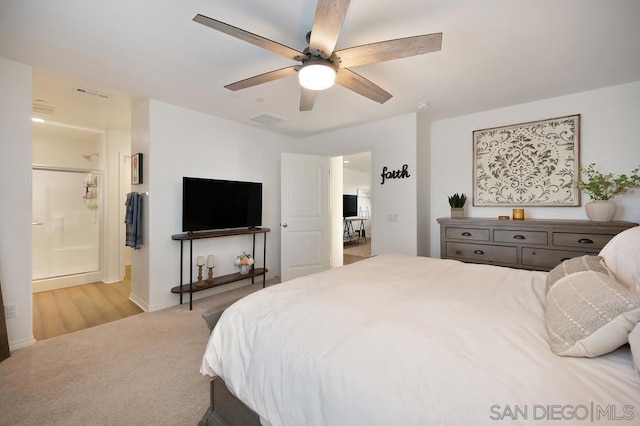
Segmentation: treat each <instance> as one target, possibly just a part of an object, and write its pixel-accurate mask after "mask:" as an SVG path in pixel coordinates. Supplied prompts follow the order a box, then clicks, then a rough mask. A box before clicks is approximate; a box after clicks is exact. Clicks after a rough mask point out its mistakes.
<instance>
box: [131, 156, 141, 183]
mask: <svg viewBox="0 0 640 426" xmlns="http://www.w3.org/2000/svg"><path fill="white" fill-rule="evenodd" d="M141 183H142V154H141V153H138V154H133V155H132V156H131V184H132V185H138V184H141Z"/></svg>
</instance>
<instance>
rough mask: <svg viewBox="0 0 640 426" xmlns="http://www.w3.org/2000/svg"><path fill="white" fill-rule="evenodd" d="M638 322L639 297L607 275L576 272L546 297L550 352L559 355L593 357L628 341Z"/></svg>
mask: <svg viewBox="0 0 640 426" xmlns="http://www.w3.org/2000/svg"><path fill="white" fill-rule="evenodd" d="M638 322H640V294H637V293H632V292H630V291H629V290H627V289H626V288H625V287H624V286H623V285H622V284H620V283H618V282H616V280H615V279H614V278H612V277H610V276H609V275H607V274H603V273H600V272H594V271H584V272H577V273H575V274H571V275H567V276H566V277H564V278H561V279H560V280H558V281H557V282H556V283H555V284H554V285H553V286H552V287H551V289H550V290H549V294H548V295H547V330H548V332H549V340H550V343H551V350H552V351H553V352H554V353H556V354H557V355H560V356H575V357H590V358H591V357H596V356H600V355H604V354H606V353H608V352H611V351H613V350H615V349H617V348H619V347H620V346H622V345H624V344H625V343H627V341H628V337H629V332H630V331H631V330H632V329H633V327H634V326H635V325H636V324H637V323H638Z"/></svg>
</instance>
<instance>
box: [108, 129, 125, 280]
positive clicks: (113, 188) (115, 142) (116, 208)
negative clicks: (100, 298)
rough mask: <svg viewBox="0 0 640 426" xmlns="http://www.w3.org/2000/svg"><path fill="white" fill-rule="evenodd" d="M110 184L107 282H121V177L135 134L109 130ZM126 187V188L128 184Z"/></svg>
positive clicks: (122, 219)
mask: <svg viewBox="0 0 640 426" xmlns="http://www.w3.org/2000/svg"><path fill="white" fill-rule="evenodd" d="M106 139H107V141H106V145H107V146H106V157H107V158H105V161H106V178H107V179H106V181H107V184H108V185H107V188H106V191H107V198H108V203H107V206H108V211H107V212H106V214H105V235H106V236H107V237H106V250H105V257H104V263H103V265H104V268H103V269H104V270H103V273H104V279H103V280H104V282H106V283H112V282H116V281H121V280H123V279H124V276H125V269H124V267H123V265H124V261H125V258H124V253H123V251H124V243H125V233H124V229H125V228H124V214H123V213H122V211H123V205H124V202H125V200H126V198H124V196H123V194H122V189H121V188H122V185H121V182H120V180H121V176H122V173H121V172H122V168H123V167H125V164H124V157H125V156H129V155H131V134H130V133H129V132H126V131H122V130H117V129H108V130H107V137H106ZM125 187H126V185H125Z"/></svg>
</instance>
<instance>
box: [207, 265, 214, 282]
mask: <svg viewBox="0 0 640 426" xmlns="http://www.w3.org/2000/svg"><path fill="white" fill-rule="evenodd" d="M213 268H214V266H209V276H208V277H207V282H208V283H209V284H211V283H212V282H213Z"/></svg>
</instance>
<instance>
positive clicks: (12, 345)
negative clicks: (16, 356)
mask: <svg viewBox="0 0 640 426" xmlns="http://www.w3.org/2000/svg"><path fill="white" fill-rule="evenodd" d="M34 343H36V339H34V338H33V336H31V337H28V338H26V339H22V340H14V341H12V342H9V352H13V351H16V350H18V349H22V348H26V347H29V346H31V345H33V344H34Z"/></svg>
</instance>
